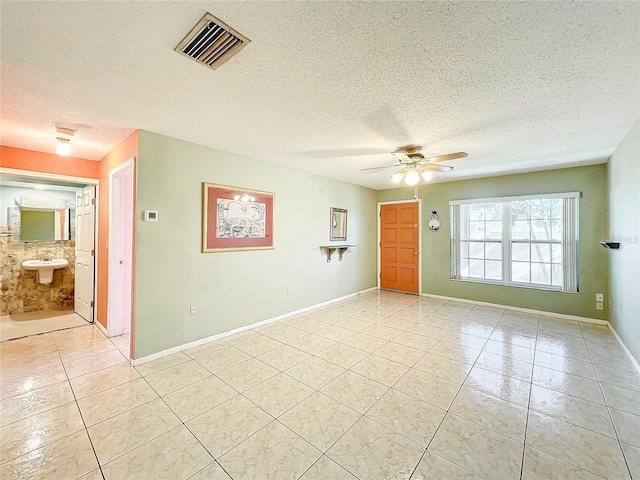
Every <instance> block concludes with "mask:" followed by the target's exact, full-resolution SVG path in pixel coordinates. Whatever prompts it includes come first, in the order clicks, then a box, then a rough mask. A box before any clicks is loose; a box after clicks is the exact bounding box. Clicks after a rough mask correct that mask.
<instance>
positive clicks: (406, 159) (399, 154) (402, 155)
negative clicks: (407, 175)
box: [391, 150, 412, 163]
mask: <svg viewBox="0 0 640 480" xmlns="http://www.w3.org/2000/svg"><path fill="white" fill-rule="evenodd" d="M391 154H392V155H394V156H395V157H396V158H397V159H398V160H400V162H401V163H410V162H412V160H411V157H410V156H409V155H407V152H405V151H404V150H396V151H395V152H391Z"/></svg>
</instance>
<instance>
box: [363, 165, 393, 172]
mask: <svg viewBox="0 0 640 480" xmlns="http://www.w3.org/2000/svg"><path fill="white" fill-rule="evenodd" d="M400 166H401V165H399V164H397V163H395V164H393V165H385V166H384V167H371V168H361V169H360V171H361V172H366V171H367V170H382V169H383V168H391V167H400Z"/></svg>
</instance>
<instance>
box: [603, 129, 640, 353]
mask: <svg viewBox="0 0 640 480" xmlns="http://www.w3.org/2000/svg"><path fill="white" fill-rule="evenodd" d="M607 165H608V179H609V238H610V239H611V240H612V241H614V242H620V249H619V250H609V251H606V253H607V255H608V256H609V258H610V262H609V292H610V294H611V298H610V300H611V303H612V304H613V308H612V309H611V311H610V312H609V320H610V321H611V324H612V326H613V328H614V329H615V331H616V333H617V334H618V335H619V336H620V338H621V339H622V341H623V342H624V344H625V345H626V346H627V348H628V349H629V351H630V352H631V353H632V354H633V356H634V358H635V359H636V360H637V361H638V362H640V314H639V312H640V294H638V292H639V291H640V124H639V122H636V124H635V125H634V126H633V128H632V129H631V131H630V132H629V133H628V135H627V136H626V138H625V139H624V140H623V141H622V143H621V144H620V145H619V146H618V148H617V149H616V151H615V152H613V155H612V156H611V159H610V160H609V163H608V164H607ZM606 304H607V305H610V303H609V302H606Z"/></svg>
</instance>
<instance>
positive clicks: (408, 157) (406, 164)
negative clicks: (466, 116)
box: [360, 145, 469, 186]
mask: <svg viewBox="0 0 640 480" xmlns="http://www.w3.org/2000/svg"><path fill="white" fill-rule="evenodd" d="M420 150H422V147H421V146H419V145H408V146H406V147H402V148H399V149H398V150H396V151H395V152H391V154H392V155H394V156H395V157H396V158H397V159H398V163H396V164H394V165H385V166H383V167H372V168H363V169H361V170H360V171H361V172H364V171H368V170H381V169H384V168H391V167H401V168H400V170H399V171H398V172H396V173H395V174H393V175H392V176H391V181H392V182H393V183H395V184H399V183H400V182H401V181H402V179H404V182H405V183H406V184H407V185H411V186H413V185H417V184H418V183H420V178H422V179H423V180H424V181H425V182H428V181H429V180H431V179H432V178H433V173H434V172H450V171H451V170H453V167H452V166H450V165H440V162H445V161H447V160H456V159H458V158H466V157H468V156H469V155H468V154H467V153H465V152H456V153H448V154H446V155H437V156H435V157H425V156H424V154H422V153H420Z"/></svg>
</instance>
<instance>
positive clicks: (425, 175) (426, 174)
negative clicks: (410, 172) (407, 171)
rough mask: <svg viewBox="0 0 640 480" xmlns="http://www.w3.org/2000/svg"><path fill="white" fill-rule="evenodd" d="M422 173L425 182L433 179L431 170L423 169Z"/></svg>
mask: <svg viewBox="0 0 640 480" xmlns="http://www.w3.org/2000/svg"><path fill="white" fill-rule="evenodd" d="M420 175H421V176H422V179H423V180H424V181H425V182H430V181H431V180H433V172H430V171H429V170H423V171H422V172H421V173H420Z"/></svg>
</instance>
